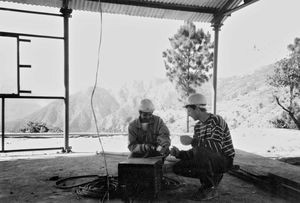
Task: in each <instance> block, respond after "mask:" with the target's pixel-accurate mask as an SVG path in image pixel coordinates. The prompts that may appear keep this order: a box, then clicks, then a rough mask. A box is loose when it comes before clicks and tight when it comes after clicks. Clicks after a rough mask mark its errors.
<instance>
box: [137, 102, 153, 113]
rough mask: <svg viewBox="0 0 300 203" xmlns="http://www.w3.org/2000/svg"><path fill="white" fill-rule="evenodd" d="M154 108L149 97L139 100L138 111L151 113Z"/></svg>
mask: <svg viewBox="0 0 300 203" xmlns="http://www.w3.org/2000/svg"><path fill="white" fill-rule="evenodd" d="M154 110H155V108H154V104H153V103H152V101H151V100H150V99H143V100H141V103H140V106H139V111H142V112H149V113H153V111H154Z"/></svg>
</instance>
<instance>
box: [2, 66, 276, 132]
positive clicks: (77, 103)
mask: <svg viewBox="0 0 300 203" xmlns="http://www.w3.org/2000/svg"><path fill="white" fill-rule="evenodd" d="M272 71H273V67H272V66H271V65H270V66H266V67H263V68H261V69H260V70H258V71H256V72H254V73H253V74H249V75H245V76H239V77H238V76H235V77H230V78H225V79H219V81H218V102H217V112H218V114H220V115H222V116H223V117H224V118H225V119H226V120H227V122H228V124H229V126H230V128H237V127H245V128H249V127H250V128H251V127H258V128H268V127H271V126H270V124H269V121H270V120H272V119H273V118H274V117H275V116H277V115H279V114H280V113H281V112H282V111H281V109H280V108H279V107H277V105H276V103H275V102H274V100H273V96H272V89H271V87H269V86H268V85H266V78H267V75H269V74H271V72H272ZM96 90H97V91H96V94H95V97H94V100H93V101H94V108H95V111H96V116H97V121H98V127H99V129H100V130H101V131H108V132H120V131H127V126H128V123H129V122H130V121H131V120H132V119H134V118H135V117H136V116H137V112H138V111H137V106H138V102H139V101H140V99H141V98H144V97H148V98H151V99H152V100H153V101H154V104H155V106H156V111H155V113H156V114H157V115H159V116H161V117H162V118H163V119H164V121H165V122H166V124H167V125H168V127H169V128H170V130H171V131H172V132H183V131H186V112H185V110H184V109H183V108H182V106H183V104H182V103H180V102H179V100H178V99H177V93H176V91H175V89H174V87H173V85H172V84H171V83H170V82H169V81H168V80H167V79H155V80H153V81H151V82H144V81H133V82H131V83H128V84H124V86H123V87H122V88H121V89H120V90H119V91H118V92H111V91H108V90H105V89H103V88H97V89H96ZM211 90H212V87H211V83H210V82H209V83H207V84H204V85H203V86H202V87H201V88H200V89H199V90H198V91H199V92H202V93H204V94H205V95H207V97H208V98H211V95H212V93H211ZM90 95H91V88H89V89H87V90H86V91H82V92H79V93H77V94H74V95H71V97H70V131H71V132H80V131H81V132H83V131H95V125H94V120H93V117H92V111H91V105H90ZM209 103H211V101H209ZM63 108H64V105H63V103H62V102H61V101H57V102H53V103H50V104H49V105H47V106H45V107H44V108H42V109H41V110H39V111H37V112H35V113H33V114H31V115H29V116H27V117H26V118H25V119H21V120H19V121H15V122H9V123H8V125H7V126H8V127H7V128H8V130H9V131H18V129H20V127H22V126H24V125H25V124H26V122H27V121H43V122H46V123H47V124H48V125H50V126H53V127H60V128H63V123H64V122H63V118H64V116H63ZM192 123H193V121H191V127H192V126H193V124H192Z"/></svg>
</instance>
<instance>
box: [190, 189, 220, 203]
mask: <svg viewBox="0 0 300 203" xmlns="http://www.w3.org/2000/svg"><path fill="white" fill-rule="evenodd" d="M216 197H218V194H217V189H216V188H215V187H210V188H205V187H200V188H199V190H198V191H197V192H196V193H194V194H193V196H192V198H191V199H192V200H195V201H200V200H204V201H205V200H211V199H214V198H216Z"/></svg>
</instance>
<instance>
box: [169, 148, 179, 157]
mask: <svg viewBox="0 0 300 203" xmlns="http://www.w3.org/2000/svg"><path fill="white" fill-rule="evenodd" d="M170 154H171V155H172V156H175V157H177V156H178V155H179V149H178V148H177V147H175V146H173V147H172V148H171V151H170Z"/></svg>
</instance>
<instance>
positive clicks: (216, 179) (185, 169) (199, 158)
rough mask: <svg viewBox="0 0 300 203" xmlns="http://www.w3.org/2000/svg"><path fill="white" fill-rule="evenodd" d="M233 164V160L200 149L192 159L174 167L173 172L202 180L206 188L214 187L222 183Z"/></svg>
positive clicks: (182, 161) (178, 163) (181, 161)
mask: <svg viewBox="0 0 300 203" xmlns="http://www.w3.org/2000/svg"><path fill="white" fill-rule="evenodd" d="M232 162H233V160H232V159H231V158H227V157H225V156H223V155H222V154H220V153H216V152H212V151H210V150H208V149H205V148H202V147H199V148H197V149H196V150H195V152H194V156H193V158H192V159H189V160H180V161H179V162H177V163H176V164H175V165H174V167H173V171H174V173H175V174H178V175H182V176H186V177H191V178H198V179H200V182H201V184H202V185H203V186H204V187H212V186H217V185H218V184H219V183H220V181H221V179H222V177H223V173H225V172H227V171H228V170H229V168H231V167H232Z"/></svg>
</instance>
